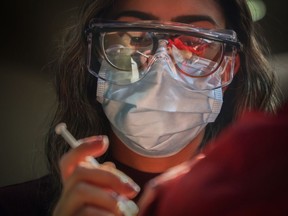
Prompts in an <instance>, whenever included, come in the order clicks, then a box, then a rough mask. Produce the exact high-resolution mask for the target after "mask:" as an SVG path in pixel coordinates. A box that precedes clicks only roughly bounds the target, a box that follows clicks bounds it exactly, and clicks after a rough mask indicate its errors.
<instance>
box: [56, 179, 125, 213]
mask: <svg viewBox="0 0 288 216" xmlns="http://www.w3.org/2000/svg"><path fill="white" fill-rule="evenodd" d="M87 205H88V206H95V208H99V209H103V210H106V211H108V212H111V213H113V214H115V215H120V213H119V212H120V210H119V208H118V205H117V198H116V196H115V195H114V194H113V193H107V191H105V190H103V189H102V188H98V187H95V186H94V185H90V184H88V183H84V182H81V183H78V184H77V185H76V186H75V187H74V188H72V190H69V191H65V192H64V193H63V194H62V196H61V199H60V201H59V202H58V206H57V208H56V209H58V213H59V214H58V215H61V214H64V215H73V214H74V213H75V212H77V211H78V210H79V209H82V208H84V207H85V206H87ZM59 209H60V210H59Z"/></svg>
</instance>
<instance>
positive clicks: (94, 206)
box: [53, 0, 225, 216]
mask: <svg viewBox="0 0 288 216" xmlns="http://www.w3.org/2000/svg"><path fill="white" fill-rule="evenodd" d="M115 2H116V3H115V11H111V13H109V14H108V18H111V17H112V18H117V19H119V20H123V21H135V20H139V19H148V20H151V19H152V20H160V21H173V22H175V21H177V22H184V23H190V24H193V25H196V26H199V27H205V28H225V19H224V17H223V14H222V13H221V8H220V7H219V6H218V5H217V3H216V2H215V1H213V0H201V1H200V0H178V1H177V3H176V2H175V0H157V1H155V0H145V1H135V0H121V1H115ZM171 8H173V10H172V9H171ZM127 11H134V12H133V14H132V15H131V13H130V14H129V13H127ZM135 11H136V13H135ZM203 135H204V130H203V131H201V132H200V133H199V134H198V136H197V137H196V138H195V139H194V140H192V141H191V143H190V144H189V145H188V146H186V147H185V148H184V149H183V150H181V151H180V152H178V153H177V154H175V155H173V156H170V157H164V158H149V157H143V156H140V155H138V154H136V153H134V152H132V151H131V150H129V149H128V148H127V147H125V145H124V144H123V143H121V141H120V140H119V139H118V138H117V137H116V136H115V135H113V134H112V137H111V139H112V140H111V142H112V143H113V148H112V155H113V157H114V158H115V159H117V160H118V161H120V162H122V163H124V164H127V165H129V166H131V167H133V168H135V169H138V170H141V171H145V172H151V173H153V172H154V173H155V172H164V171H165V170H167V169H168V168H170V167H172V166H175V165H177V164H180V163H181V162H184V161H187V160H189V159H191V157H193V156H194V155H195V152H196V149H197V147H198V145H199V144H200V142H201V140H202V138H203ZM82 143H83V144H82V145H80V146H79V147H78V148H76V149H73V150H71V151H69V152H68V153H67V154H65V155H64V156H63V158H62V159H61V161H60V169H61V174H62V178H63V185H64V188H63V191H62V195H61V198H60V200H59V202H58V204H57V206H56V209H55V211H54V214H53V215H54V216H60V215H61V216H63V215H106V216H107V215H121V212H120V211H119V208H118V207H117V199H116V196H115V193H117V194H121V195H124V196H126V197H127V198H129V199H132V198H133V197H134V196H136V195H137V193H138V192H139V191H138V190H139V188H138V187H137V186H136V185H135V183H134V182H133V181H132V180H131V179H130V180H129V181H128V182H123V181H121V179H120V178H119V177H118V176H117V175H115V174H113V173H111V169H115V168H114V165H113V164H111V163H105V164H103V165H101V166H100V167H98V168H95V167H91V166H90V165H89V164H87V163H85V162H83V161H84V159H85V157H86V156H88V155H91V156H95V157H98V156H100V155H102V154H103V153H104V152H105V151H106V150H107V145H105V144H104V143H103V142H102V138H101V136H99V137H90V138H86V139H84V140H82ZM111 191H113V193H111Z"/></svg>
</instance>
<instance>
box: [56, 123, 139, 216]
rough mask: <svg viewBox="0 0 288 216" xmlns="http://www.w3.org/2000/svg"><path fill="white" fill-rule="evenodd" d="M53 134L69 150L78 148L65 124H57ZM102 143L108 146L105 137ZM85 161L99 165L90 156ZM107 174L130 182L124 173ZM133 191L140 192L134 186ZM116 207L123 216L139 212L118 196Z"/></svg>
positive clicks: (134, 215)
mask: <svg viewBox="0 0 288 216" xmlns="http://www.w3.org/2000/svg"><path fill="white" fill-rule="evenodd" d="M55 132H56V134H58V135H61V136H62V137H63V138H64V139H65V141H66V142H67V143H68V144H69V145H70V146H71V148H76V147H78V146H79V145H80V144H81V143H80V142H79V141H77V140H76V139H75V137H73V135H72V134H71V133H70V132H69V131H68V130H67V125H66V124H65V123H59V124H58V125H56V127H55ZM103 142H104V143H105V145H108V144H109V140H108V137H107V136H103ZM85 160H86V161H87V162H88V163H90V164H91V165H93V166H94V167H99V166H100V164H99V162H98V161H97V160H96V159H95V158H94V157H92V156H86V157H85ZM109 172H112V173H114V174H115V175H117V176H118V177H119V178H120V179H121V181H122V182H128V181H131V180H130V178H129V177H128V176H126V175H125V174H124V173H122V172H121V171H118V170H116V169H111V170H109ZM135 187H136V188H135V190H136V191H137V190H138V192H139V191H140V187H139V186H138V188H137V186H136V185H135ZM118 207H119V209H120V211H121V212H122V213H123V215H124V216H136V215H137V214H138V212H139V209H138V206H137V205H136V204H135V203H134V202H133V201H132V200H128V199H127V198H125V197H123V196H118Z"/></svg>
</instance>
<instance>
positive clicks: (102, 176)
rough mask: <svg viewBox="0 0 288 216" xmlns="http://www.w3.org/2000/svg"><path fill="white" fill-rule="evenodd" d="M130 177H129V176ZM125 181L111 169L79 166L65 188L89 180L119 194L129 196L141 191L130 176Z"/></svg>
mask: <svg viewBox="0 0 288 216" xmlns="http://www.w3.org/2000/svg"><path fill="white" fill-rule="evenodd" d="M127 179H128V177H127ZM127 179H125V181H123V178H119V176H117V175H115V174H114V173H112V172H111V171H109V170H105V169H101V167H100V168H97V169H95V168H93V169H91V168H87V167H83V166H78V167H77V168H76V169H75V170H74V172H73V174H72V175H71V176H70V177H69V178H68V179H67V180H66V182H65V184H64V189H65V190H66V191H69V190H72V189H73V188H74V187H75V186H76V185H77V184H79V182H87V183H89V184H93V185H95V186H97V187H102V188H105V189H106V190H109V191H114V192H116V193H117V194H121V195H124V196H126V197H128V198H133V197H135V196H136V195H137V194H138V193H139V191H140V188H139V186H138V185H137V184H136V183H135V182H134V181H133V180H132V179H130V178H129V180H128V181H127Z"/></svg>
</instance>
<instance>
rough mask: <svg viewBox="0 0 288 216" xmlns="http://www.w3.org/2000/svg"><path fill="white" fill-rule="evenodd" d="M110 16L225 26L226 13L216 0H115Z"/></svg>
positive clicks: (214, 26)
mask: <svg viewBox="0 0 288 216" xmlns="http://www.w3.org/2000/svg"><path fill="white" fill-rule="evenodd" d="M130 11H133V13H130ZM110 16H112V17H113V18H115V19H118V20H122V21H135V20H159V21H173V22H181V23H188V24H193V25H196V26H198V27H204V28H218V29H219V28H221V29H222V28H225V18H224V15H223V14H222V10H221V7H220V5H219V4H218V3H217V2H216V1H215V0H177V1H175V0H143V1H141V0H121V1H115V4H114V9H113V11H112V14H110Z"/></svg>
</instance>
